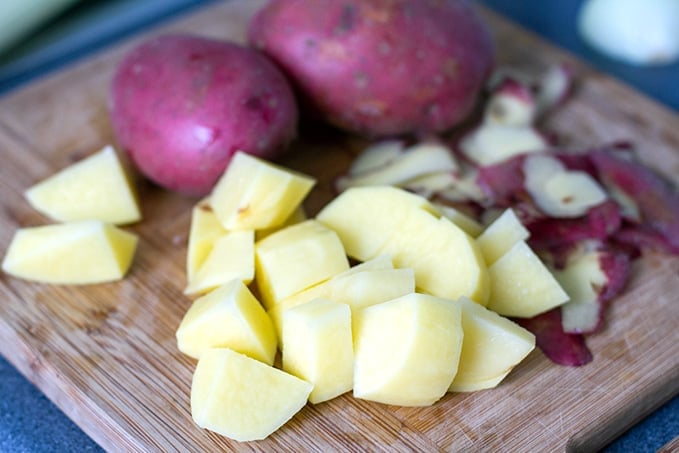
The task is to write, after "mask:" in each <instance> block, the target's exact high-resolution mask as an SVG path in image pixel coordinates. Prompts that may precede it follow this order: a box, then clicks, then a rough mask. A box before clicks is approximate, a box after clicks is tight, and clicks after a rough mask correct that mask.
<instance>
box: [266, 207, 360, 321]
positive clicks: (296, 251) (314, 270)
mask: <svg viewBox="0 0 679 453" xmlns="http://www.w3.org/2000/svg"><path fill="white" fill-rule="evenodd" d="M255 254H256V273H257V279H256V282H257V287H258V289H259V293H260V296H261V299H262V303H263V304H264V306H265V307H266V308H267V309H270V308H271V307H273V305H275V304H276V303H277V302H278V301H280V300H282V299H284V298H286V297H289V296H291V295H293V294H295V293H296V292H299V291H302V290H304V289H306V288H308V287H310V286H313V285H315V284H317V283H320V282H322V281H323V280H326V279H328V278H330V277H332V276H334V275H337V274H339V273H340V272H344V271H345V270H347V269H349V260H348V259H347V257H346V253H345V252H344V248H343V247H342V243H341V242H340V240H339V238H338V237H337V234H336V233H335V232H334V231H332V230H331V229H329V228H326V227H325V226H323V225H322V224H320V223H319V222H316V221H315V220H307V221H305V222H302V223H298V224H297V225H292V226H289V227H287V228H284V229H282V230H280V231H277V232H276V233H274V234H272V235H270V236H267V237H266V238H264V239H262V240H261V241H259V242H257V244H256V246H255Z"/></svg>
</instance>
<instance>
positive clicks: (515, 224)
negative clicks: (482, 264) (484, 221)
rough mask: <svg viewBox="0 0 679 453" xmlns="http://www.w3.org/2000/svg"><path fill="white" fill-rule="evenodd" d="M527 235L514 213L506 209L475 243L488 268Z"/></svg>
mask: <svg viewBox="0 0 679 453" xmlns="http://www.w3.org/2000/svg"><path fill="white" fill-rule="evenodd" d="M529 235H530V233H529V232H528V230H527V229H526V227H524V226H523V224H522V223H521V221H520V220H519V219H518V217H516V214H515V213H514V211H513V210H512V209H507V210H505V211H504V212H503V213H502V214H501V215H500V217H498V218H497V219H495V220H494V221H493V223H491V224H490V225H488V227H487V228H486V229H485V231H484V232H483V233H481V235H480V236H479V237H477V238H476V243H477V244H479V247H480V248H481V253H483V257H484V258H485V260H486V264H487V265H488V266H490V265H491V264H493V263H494V262H495V261H497V259H498V258H500V257H501V256H502V255H504V254H505V253H507V251H508V250H509V249H511V248H512V247H514V245H515V244H516V243H517V242H520V241H525V240H526V239H528V236H529Z"/></svg>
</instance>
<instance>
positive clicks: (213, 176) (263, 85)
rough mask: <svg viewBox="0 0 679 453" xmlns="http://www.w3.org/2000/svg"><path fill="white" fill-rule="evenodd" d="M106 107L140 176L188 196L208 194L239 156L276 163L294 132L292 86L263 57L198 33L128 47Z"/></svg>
mask: <svg viewBox="0 0 679 453" xmlns="http://www.w3.org/2000/svg"><path fill="white" fill-rule="evenodd" d="M109 104H110V105H109V110H110V117H111V122H112V126H113V130H114V133H115V136H116V138H117V140H118V142H119V144H120V146H121V147H122V148H123V149H124V150H125V151H126V152H127V153H128V154H129V156H130V157H131V160H132V161H133V163H134V164H135V165H136V166H137V167H138V168H139V169H140V170H141V172H142V173H144V174H145V175H146V176H147V177H148V178H149V179H151V180H152V181H154V182H156V183H157V184H159V185H161V186H163V187H165V188H167V189H170V190H173V191H178V192H181V193H184V194H188V195H192V196H202V195H205V194H207V193H208V192H209V191H210V190H211V189H212V187H213V186H214V184H215V183H216V181H217V179H218V178H219V177H220V176H221V175H222V173H223V172H224V170H225V169H226V167H227V166H228V164H229V162H230V160H231V157H232V156H233V154H234V153H235V152H236V151H239V150H241V151H244V152H247V153H251V154H254V155H257V156H260V157H264V158H273V157H275V156H276V155H277V154H278V153H280V152H281V151H282V150H283V149H285V147H286V146H287V144H288V143H289V142H290V141H291V140H292V139H293V138H294V137H295V135H296V130H297V105H296V101H295V98H294V95H293V92H292V89H291V88H290V86H289V83H288V82H287V80H286V79H285V77H284V76H283V74H282V73H281V72H280V71H279V70H278V69H277V68H276V67H275V66H274V65H273V64H272V63H271V62H270V61H269V60H268V59H266V58H265V57H264V56H262V55H261V54H259V53H258V52H255V51H253V50H251V49H248V48H245V47H242V46H238V45H236V44H232V43H228V42H224V41H217V40H212V39H206V38H201V37H197V36H188V35H166V36H159V37H156V38H152V39H150V40H148V41H145V42H142V43H141V44H140V45H138V46H137V47H135V48H133V49H132V50H131V51H130V52H129V53H128V54H127V55H126V56H125V57H124V58H123V60H122V61H121V62H120V63H119V65H118V67H117V70H116V72H115V74H114V77H113V82H112V85H111V93H110V102H109Z"/></svg>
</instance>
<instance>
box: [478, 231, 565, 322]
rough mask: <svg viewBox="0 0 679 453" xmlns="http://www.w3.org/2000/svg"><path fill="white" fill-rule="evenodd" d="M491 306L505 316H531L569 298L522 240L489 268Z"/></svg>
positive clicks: (489, 306) (489, 304)
mask: <svg viewBox="0 0 679 453" xmlns="http://www.w3.org/2000/svg"><path fill="white" fill-rule="evenodd" d="M488 272H489V274H490V284H491V289H490V294H491V296H490V301H489V302H488V308H489V309H490V310H493V311H494V312H496V313H499V314H501V315H504V316H516V317H519V318H531V317H533V316H535V315H538V314H540V313H544V312H546V311H547V310H549V309H552V308H554V307H556V306H559V305H561V304H563V303H564V302H566V301H567V300H568V294H566V292H565V291H564V290H563V288H561V286H560V285H559V283H558V282H557V281H556V279H555V278H554V276H553V275H552V273H551V272H550V271H549V269H547V267H546V266H545V265H544V264H543V263H542V261H540V258H538V256H537V255H536V254H535V252H533V250H531V248H530V247H529V246H528V245H527V244H526V243H525V242H523V241H521V242H517V243H516V244H515V245H514V247H512V248H511V249H510V250H509V251H508V252H507V253H505V254H504V255H502V256H501V257H500V258H499V259H498V260H497V261H495V263H493V264H492V265H491V266H490V267H489V268H488Z"/></svg>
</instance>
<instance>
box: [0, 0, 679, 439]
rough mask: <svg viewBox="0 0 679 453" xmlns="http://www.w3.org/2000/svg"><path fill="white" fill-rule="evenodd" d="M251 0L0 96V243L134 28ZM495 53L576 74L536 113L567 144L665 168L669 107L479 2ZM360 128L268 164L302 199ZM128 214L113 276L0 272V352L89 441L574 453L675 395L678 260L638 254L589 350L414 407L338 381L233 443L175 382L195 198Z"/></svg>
mask: <svg viewBox="0 0 679 453" xmlns="http://www.w3.org/2000/svg"><path fill="white" fill-rule="evenodd" d="M260 5H261V1H260V0H257V1H245V0H240V1H231V2H223V3H218V4H215V5H213V6H210V7H208V8H207V9H203V10H199V11H198V12H196V13H194V14H192V15H191V16H187V17H183V18H181V19H180V20H178V21H176V22H173V23H170V24H168V25H165V26H164V27H163V28H158V29H153V30H148V31H146V32H144V33H143V34H139V35H137V36H135V37H133V38H132V39H129V40H127V41H125V42H124V43H122V44H120V45H118V46H116V47H115V48H111V49H107V50H106V51H104V52H102V53H100V54H98V55H95V56H94V57H91V58H89V59H87V60H86V61H82V62H79V63H77V64H75V65H74V66H71V67H69V68H67V69H66V70H64V71H62V72H60V73H58V74H53V75H50V76H49V77H47V78H45V79H43V80H38V81H36V82H34V83H32V84H31V85H29V86H27V87H25V88H23V89H21V90H19V91H16V92H14V93H11V94H9V95H7V96H5V97H4V98H2V99H0V154H1V156H2V161H1V164H0V194H1V201H0V205H1V209H0V251H1V253H4V251H5V250H6V248H7V246H8V244H9V242H10V239H11V237H12V235H13V233H14V231H15V230H16V229H17V228H19V227H23V226H31V225H39V224H44V223H46V222H47V219H45V218H44V217H42V216H41V215H39V214H38V213H36V212H35V211H33V210H32V209H31V208H30V207H29V206H28V204H27V202H26V201H25V200H24V198H23V195H22V193H23V191H24V190H25V189H26V188H27V187H29V186H30V185H31V184H33V183H35V182H36V181H38V180H40V179H42V178H44V177H46V176H48V175H50V174H52V173H53V172H55V171H57V170H58V169H60V168H63V167H64V166H66V165H68V164H70V163H72V162H74V161H75V160H77V159H80V158H82V157H84V156H85V155H87V154H89V153H91V152H93V151H96V150H97V149H99V148H100V147H102V146H103V145H105V144H108V143H114V139H113V136H112V132H111V128H110V124H109V119H108V115H107V110H106V97H107V91H108V84H109V81H110V78H111V75H112V71H113V68H114V67H115V64H116V63H117V62H118V61H119V59H120V58H121V56H122V55H123V53H124V52H125V51H127V50H128V49H129V48H130V47H131V46H132V45H134V44H135V43H137V42H139V40H141V39H144V38H147V37H148V36H150V35H153V34H159V33H164V32H169V31H172V32H193V33H196V34H200V35H205V36H212V37H219V38H225V39H230V40H235V41H240V42H242V41H243V37H244V30H245V26H246V23H247V20H248V18H249V17H250V15H251V14H252V13H253V12H254V11H255V10H256V9H257V8H258V7H259V6H260ZM484 16H485V17H486V18H487V20H488V21H489V24H490V25H491V27H492V30H493V33H494V34H495V37H496V42H497V43H498V54H499V55H498V56H499V58H500V60H501V62H504V63H509V64H512V65H514V66H520V67H526V68H540V67H544V66H545V65H547V64H550V63H553V62H556V61H563V60H565V61H568V62H569V63H570V64H572V65H573V67H574V68H575V69H576V71H577V73H578V81H579V83H578V86H577V89H576V92H575V94H574V97H573V99H571V100H570V101H569V102H568V103H567V104H566V105H564V107H563V108H562V109H560V110H559V111H558V112H556V113H555V114H554V115H552V116H551V117H550V118H548V119H547V121H546V123H545V124H544V127H545V128H547V129H549V130H558V131H560V132H561V134H563V135H564V136H565V137H566V140H567V143H568V144H569V145H573V146H587V145H596V144H600V143H603V142H607V141H612V140H631V141H633V142H635V143H636V144H638V145H639V149H640V151H641V156H642V158H643V160H644V161H645V162H647V163H648V164H649V165H651V166H653V167H654V168H656V169H659V170H660V171H662V172H663V173H664V174H666V175H667V176H669V177H671V178H672V179H674V181H675V182H676V181H678V180H679V127H678V126H679V118H678V117H677V115H676V114H675V113H673V112H671V111H668V110H666V109H664V108H663V107H661V106H659V105H657V104H655V103H653V102H651V101H649V100H648V99H646V98H644V97H643V96H641V95H639V94H637V93H635V92H633V91H632V90H631V89H629V88H627V87H625V86H623V85H621V84H620V83H618V82H616V81H614V80H612V79H611V78H609V77H607V76H605V75H603V74H600V73H597V72H595V71H593V70H592V69H591V68H588V67H587V66H585V65H583V64H582V63H580V62H578V61H576V60H575V59H573V58H572V57H571V56H569V55H567V54H565V53H563V52H561V51H559V50H557V49H555V48H553V47H551V46H549V45H547V44H545V43H544V42H541V41H540V40H539V39H538V38H536V37H535V36H533V35H531V34H529V33H527V32H526V31H524V30H522V29H519V28H517V27H516V26H514V25H512V24H510V23H508V22H506V21H505V20H504V19H501V18H499V17H497V16H495V15H493V14H491V13H489V12H487V11H484ZM363 145H364V143H363V142H362V141H361V140H360V139H357V138H352V137H348V136H343V135H341V134H338V133H336V132H332V131H329V130H311V131H306V132H305V134H304V135H303V136H302V138H301V139H300V140H299V141H298V142H297V143H295V145H294V146H293V149H292V150H291V152H290V153H289V154H288V155H287V156H286V157H285V158H284V159H282V160H281V162H282V163H284V164H285V165H288V166H290V167H293V168H296V169H298V170H301V171H304V172H307V173H310V174H312V175H314V176H316V177H317V178H319V180H320V183H319V185H318V187H317V188H316V189H315V190H314V192H313V193H312V194H311V196H310V198H309V199H308V204H307V208H308V210H309V211H310V212H311V213H315V212H316V211H317V210H318V209H319V208H320V207H321V206H322V205H323V204H324V203H326V202H327V201H328V200H329V198H330V197H331V196H332V192H331V190H330V182H331V181H332V179H333V178H334V177H335V176H336V175H338V174H339V173H341V172H342V171H343V170H344V169H345V168H346V167H347V165H348V164H349V162H350V160H351V157H352V156H353V155H355V153H356V152H357V151H358V150H360V149H361V147H362V146H363ZM138 187H139V190H140V192H141V200H142V208H143V211H144V220H143V221H142V222H140V223H138V224H135V225H132V226H130V227H127V229H128V230H129V231H133V232H135V233H137V234H139V235H140V237H141V240H140V245H139V248H138V251H137V255H136V258H135V262H134V264H133V266H132V269H131V272H130V274H129V276H128V277H127V278H125V279H124V280H122V281H120V282H116V283H110V284H103V285H93V286H83V287H74V286H50V285H42V284H35V283H30V282H26V281H22V280H19V279H15V278H12V277H10V276H8V275H5V274H2V275H0V301H1V303H0V352H1V353H2V354H3V355H4V356H5V357H6V358H7V359H8V360H9V361H10V362H11V363H12V364H13V365H14V366H16V367H17V368H18V369H19V370H20V371H21V372H22V373H23V374H24V375H25V376H27V378H28V379H29V380H31V381H32V382H34V383H35V384H36V385H37V386H38V388H40V389H41V391H43V392H44V393H45V394H46V395H47V396H48V397H49V398H50V399H52V400H53V401H54V402H55V403H56V404H57V405H58V406H59V407H60V408H61V409H62V410H63V411H64V412H65V413H66V414H67V415H68V416H69V417H71V418H72V419H73V420H74V421H75V422H76V423H77V424H78V425H79V426H80V427H82V429H83V430H84V431H85V432H87V433H88V434H89V435H90V436H91V437H92V438H93V439H94V440H95V441H97V442H98V443H100V444H101V445H102V446H103V447H104V448H106V449H109V450H113V451H123V450H126V451H130V450H137V451H218V450H236V449H244V450H261V451H311V450H324V451H380V450H402V451H407V450H413V451H415V450H416V451H435V450H445V451H493V452H500V451H507V452H509V451H511V452H519V451H526V452H529V451H563V450H573V451H591V450H593V449H596V448H599V447H601V446H603V445H605V444H607V443H608V442H610V441H611V440H612V439H613V438H615V437H616V436H617V435H619V434H620V433H621V432H622V431H624V430H625V429H626V428H628V427H629V426H631V425H632V424H634V423H635V422H637V421H638V420H639V419H640V418H641V417H643V416H644V415H645V414H647V413H649V412H650V411H652V410H653V409H655V408H656V407H658V406H659V405H660V404H662V403H663V402H665V401H667V400H668V399H670V398H671V397H672V396H673V395H675V394H677V393H678V392H679V349H678V347H679V346H678V345H679V330H678V329H677V326H679V259H677V258H671V257H667V256H663V255H659V254H647V255H646V256H645V257H644V258H643V259H641V260H639V261H638V262H637V263H636V267H635V274H634V278H633V280H632V282H631V284H630V285H629V288H628V289H627V291H626V293H625V295H624V296H623V297H621V298H619V299H618V300H616V301H615V303H614V304H613V305H612V306H611V308H610V310H609V319H610V321H609V323H608V326H607V328H606V329H605V331H603V332H602V333H600V334H598V335H596V336H594V337H592V338H590V339H589V345H590V347H591V349H592V351H593V353H594V356H595V358H594V361H593V362H592V363H591V364H589V365H587V366H585V367H582V368H567V367H559V366H556V365H553V364H551V363H550V362H549V361H548V360H546V359H545V358H544V356H542V354H541V353H540V352H538V351H535V352H534V353H532V354H531V355H530V356H529V357H528V359H527V360H526V361H525V362H524V363H522V364H521V365H520V366H519V367H517V368H516V369H515V370H514V371H513V372H512V373H511V374H510V375H509V377H508V378H507V379H506V380H505V382H503V383H502V385H500V386H499V387H498V388H497V389H493V390H489V391H482V392H477V393H472V394H449V395H447V396H446V397H444V398H443V399H442V400H441V401H440V402H439V403H437V404H435V405H434V406H432V407H426V408H403V407H391V406H385V405H381V404H376V403H370V402H366V401H360V400H356V399H354V398H352V397H351V396H350V395H344V396H342V397H340V398H337V399H334V400H332V401H329V402H326V403H323V404H320V405H317V406H313V405H307V406H306V407H305V408H304V409H303V410H302V411H301V412H300V413H299V414H297V415H296V416H295V417H294V418H293V419H292V420H291V421H290V422H289V423H288V424H286V425H285V426H284V427H283V428H282V429H280V430H279V431H278V432H276V433H274V434H273V435H272V436H270V437H269V438H268V439H266V440H264V441H261V442H253V443H246V444H238V443H235V442H231V441H229V440H228V439H226V438H223V437H220V436H218V435H215V434H213V433H210V432H208V431H204V430H201V429H199V428H198V427H196V426H195V425H194V423H193V422H192V420H191V416H190V412H189V390H190V383H191V376H192V373H193V369H194V367H195V362H194V361H193V360H191V359H189V358H187V357H184V356H183V355H182V354H180V353H179V351H178V350H177V347H176V344H175V336H174V333H175V329H176V328H177V326H178V324H179V321H180V319H181V317H182V316H183V314H184V312H185V311H186V309H187V308H188V306H189V305H190V302H191V301H190V300H189V299H188V298H187V297H185V296H183V295H182V289H183V287H184V285H185V274H184V266H185V264H184V263H185V254H186V239H187V233H188V227H189V220H190V208H191V206H192V204H193V203H194V200H191V199H188V198H182V197H180V196H177V195H174V194H171V193H168V192H165V191H162V190H160V189H158V188H156V187H153V186H151V185H150V184H148V183H145V182H144V181H143V180H141V179H140V180H139V181H138Z"/></svg>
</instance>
